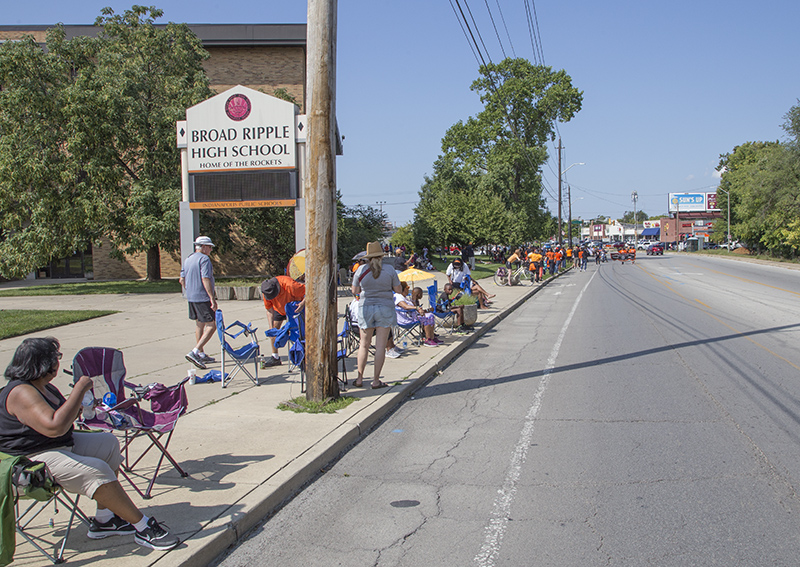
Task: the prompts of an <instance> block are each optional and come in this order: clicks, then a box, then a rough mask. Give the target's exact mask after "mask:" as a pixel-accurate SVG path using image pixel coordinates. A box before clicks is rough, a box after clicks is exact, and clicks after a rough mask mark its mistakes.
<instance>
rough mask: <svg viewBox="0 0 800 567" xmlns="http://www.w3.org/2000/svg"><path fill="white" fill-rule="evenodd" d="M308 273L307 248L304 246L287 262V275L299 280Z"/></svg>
mask: <svg viewBox="0 0 800 567" xmlns="http://www.w3.org/2000/svg"><path fill="white" fill-rule="evenodd" d="M305 273H306V250H305V248H303V249H302V250H300V251H299V252H297V253H296V254H295V255H294V256H292V257H291V258H290V259H289V263H288V264H286V275H287V276H289V277H290V278H292V279H293V280H299V279H300V278H301V277H302V276H304V275H305Z"/></svg>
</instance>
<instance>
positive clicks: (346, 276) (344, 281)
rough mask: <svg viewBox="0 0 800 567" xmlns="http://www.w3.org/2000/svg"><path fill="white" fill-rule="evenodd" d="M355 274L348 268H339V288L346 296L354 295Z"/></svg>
mask: <svg viewBox="0 0 800 567" xmlns="http://www.w3.org/2000/svg"><path fill="white" fill-rule="evenodd" d="M352 284H353V273H352V272H351V271H350V270H348V269H347V268H339V287H341V288H342V291H344V293H345V295H346V294H348V293H349V294H351V295H352V293H353V292H352Z"/></svg>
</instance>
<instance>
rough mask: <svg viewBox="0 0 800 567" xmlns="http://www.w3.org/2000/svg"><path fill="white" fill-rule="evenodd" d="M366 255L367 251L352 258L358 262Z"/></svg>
mask: <svg viewBox="0 0 800 567" xmlns="http://www.w3.org/2000/svg"><path fill="white" fill-rule="evenodd" d="M366 255H367V251H366V250H362V251H361V252H359V253H358V254H356V255H355V256H353V260H360V259H361V258H363V257H364V256H366Z"/></svg>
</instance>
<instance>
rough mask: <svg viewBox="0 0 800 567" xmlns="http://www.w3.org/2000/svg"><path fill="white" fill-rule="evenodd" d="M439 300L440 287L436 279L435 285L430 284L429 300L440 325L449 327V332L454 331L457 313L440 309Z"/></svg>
mask: <svg viewBox="0 0 800 567" xmlns="http://www.w3.org/2000/svg"><path fill="white" fill-rule="evenodd" d="M438 300H439V288H438V284H437V282H436V280H434V281H433V285H430V286H428V302H429V303H430V306H431V310H432V313H433V315H434V316H435V317H436V322H437V323H438V325H439V327H444V328H445V329H447V330H448V331H447V332H448V333H450V332H452V330H453V327H455V323H456V314H455V313H453V312H452V311H440V310H439V306H438V305H437V301H438Z"/></svg>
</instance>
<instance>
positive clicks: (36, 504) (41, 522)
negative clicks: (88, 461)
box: [0, 453, 89, 565]
mask: <svg viewBox="0 0 800 567" xmlns="http://www.w3.org/2000/svg"><path fill="white" fill-rule="evenodd" d="M0 470H1V471H2V472H0V476H3V477H4V476H5V475H6V474H8V475H10V477H11V478H10V483H9V484H10V487H11V493H10V494H6V495H5V498H3V500H2V511H1V512H2V513H1V514H0V515H2V520H0V521H2V523H3V527H2V531H3V533H5V531H6V530H9V531H10V530H11V529H14V531H15V533H17V534H19V535H21V536H22V537H23V538H24V539H25V540H26V541H27V542H28V543H30V544H31V545H32V546H33V547H34V548H36V550H37V551H39V552H40V553H41V554H42V555H44V556H45V557H47V558H48V559H49V560H50V561H52V562H53V563H54V564H56V563H63V561H64V549H65V548H66V545H67V538H68V537H69V534H70V532H71V531H72V526H73V524H74V523H75V519H76V518H77V519H78V520H79V521H81V522H83V523H84V524H86V526H88V525H89V518H87V517H86V514H84V513H83V512H82V511H81V509H80V508H79V507H78V500H79V499H80V495H79V494H76V495H74V498H73V496H72V495H70V494H67V493H66V492H65V491H64V489H63V488H61V487H60V486H59V485H58V484H57V483H56V481H55V480H54V479H53V477H52V475H51V474H50V471H48V470H47V466H46V465H45V464H44V463H42V462H38V461H31V460H29V459H28V458H26V457H14V456H11V455H7V454H5V453H0ZM3 482H4V483H5V482H6V481H5V479H4V480H3ZM51 505H52V508H51ZM12 508H13V514H14V515H13V520H12V516H11V510H12ZM50 510H52V513H48V512H49V511H50ZM59 512H66V515H67V517H66V519H64V518H63V517H61V518H58V520H56V519H55V518H54V517H53V516H54V515H56V514H59ZM37 518H38V520H37ZM11 521H13V522H14V525H13V528H12V525H11ZM8 539H9V544H8V546H6V545H3V547H2V552H1V553H0V564H2V565H6V564H8V563H10V562H11V561H13V559H14V552H15V551H16V541H15V539H16V538H14V537H10V538H8ZM0 541H2V542H5V541H6V538H5V537H4V538H2V540H0ZM48 549H52V550H53V551H52V552H50V551H48Z"/></svg>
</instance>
